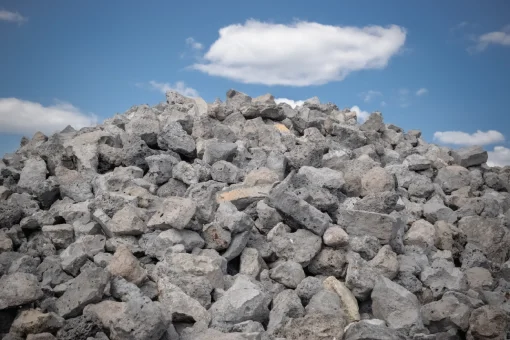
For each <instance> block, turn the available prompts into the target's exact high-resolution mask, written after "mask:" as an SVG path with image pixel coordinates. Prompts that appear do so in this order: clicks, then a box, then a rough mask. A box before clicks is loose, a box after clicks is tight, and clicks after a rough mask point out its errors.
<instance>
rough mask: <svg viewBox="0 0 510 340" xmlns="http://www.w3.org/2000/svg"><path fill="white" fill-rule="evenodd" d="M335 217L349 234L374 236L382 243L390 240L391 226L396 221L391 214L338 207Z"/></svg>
mask: <svg viewBox="0 0 510 340" xmlns="http://www.w3.org/2000/svg"><path fill="white" fill-rule="evenodd" d="M336 218H337V224H338V225H339V226H341V227H342V228H344V229H345V231H347V234H349V235H350V236H364V235H371V236H375V237H377V238H378V239H379V241H380V242H381V244H383V245H384V244H388V242H389V241H390V237H391V232H392V230H393V226H394V224H396V223H397V219H396V218H395V217H393V216H391V215H386V214H378V213H372V212H368V211H361V210H345V209H339V210H338V212H337V215H336Z"/></svg>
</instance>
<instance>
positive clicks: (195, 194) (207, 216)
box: [186, 181, 225, 223]
mask: <svg viewBox="0 0 510 340" xmlns="http://www.w3.org/2000/svg"><path fill="white" fill-rule="evenodd" d="M224 186H225V184H224V183H219V182H216V181H207V182H204V183H198V184H194V185H191V186H190V187H189V188H188V190H187V191H186V197H187V198H190V199H192V200H193V201H194V202H195V204H196V205H197V211H196V217H197V218H198V219H199V220H200V221H203V222H205V223H209V222H212V219H213V217H214V213H215V212H216V209H217V208H218V202H217V201H216V194H217V193H218V192H219V191H220V190H221V189H223V188H224Z"/></svg>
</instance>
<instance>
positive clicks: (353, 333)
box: [344, 320, 405, 340]
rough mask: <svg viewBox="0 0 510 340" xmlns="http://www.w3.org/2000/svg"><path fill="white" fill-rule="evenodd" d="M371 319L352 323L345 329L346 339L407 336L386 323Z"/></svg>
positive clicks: (399, 338)
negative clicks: (377, 322)
mask: <svg viewBox="0 0 510 340" xmlns="http://www.w3.org/2000/svg"><path fill="white" fill-rule="evenodd" d="M370 321H371V320H362V321H360V322H356V323H352V324H350V325H349V326H348V328H347V329H346V331H345V334H344V339H345V340H368V339H373V340H404V339H405V337H404V336H403V335H402V334H400V332H398V331H397V330H395V329H391V328H388V327H386V326H385V325H377V324H374V323H372V322H370Z"/></svg>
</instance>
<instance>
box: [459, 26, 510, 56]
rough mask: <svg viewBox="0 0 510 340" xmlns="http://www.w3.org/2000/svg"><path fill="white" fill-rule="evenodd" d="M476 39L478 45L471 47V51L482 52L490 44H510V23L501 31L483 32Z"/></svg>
mask: <svg viewBox="0 0 510 340" xmlns="http://www.w3.org/2000/svg"><path fill="white" fill-rule="evenodd" d="M475 40H476V45H475V46H472V47H470V49H469V50H470V51H476V52H481V51H483V50H485V49H486V48H487V47H489V45H502V46H510V25H509V26H505V27H503V29H502V30H501V31H495V32H489V33H485V34H482V35H480V36H479V37H477V38H476V39H475Z"/></svg>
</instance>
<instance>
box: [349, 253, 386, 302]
mask: <svg viewBox="0 0 510 340" xmlns="http://www.w3.org/2000/svg"><path fill="white" fill-rule="evenodd" d="M378 276H379V275H378V273H377V272H376V271H375V270H374V269H373V268H372V267H371V266H369V265H368V263H367V262H366V261H365V260H363V259H362V258H361V257H360V256H359V255H358V254H357V253H352V254H350V256H349V265H348V266H347V273H346V276H345V285H346V286H347V288H349V290H350V291H351V292H352V293H353V295H354V296H355V297H356V298H357V299H359V300H361V301H364V300H367V299H368V297H369V296H370V293H371V292H372V289H373V288H374V285H375V283H376V280H377V279H378Z"/></svg>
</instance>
